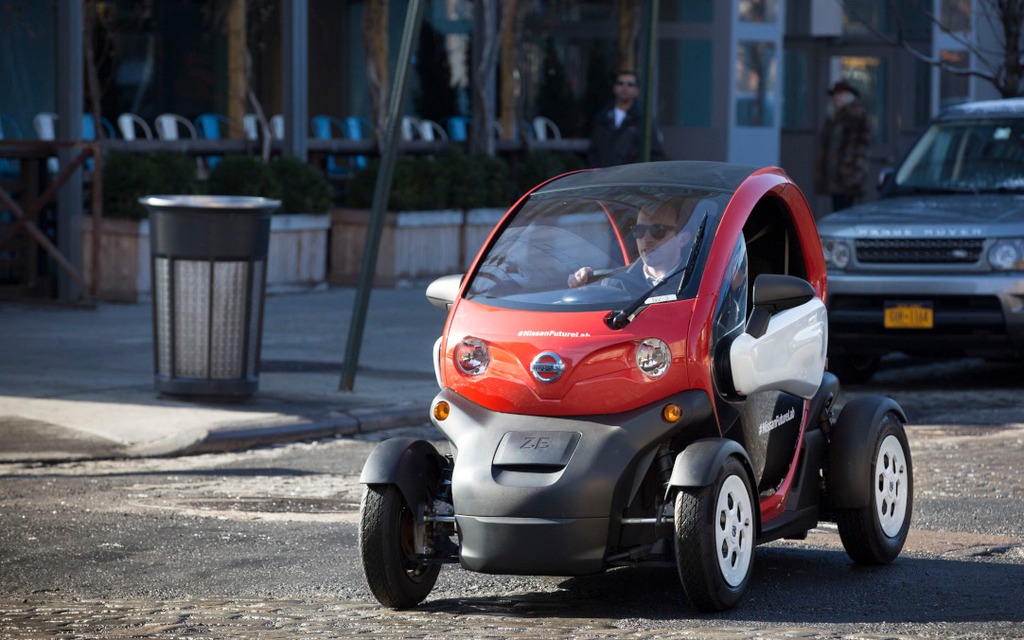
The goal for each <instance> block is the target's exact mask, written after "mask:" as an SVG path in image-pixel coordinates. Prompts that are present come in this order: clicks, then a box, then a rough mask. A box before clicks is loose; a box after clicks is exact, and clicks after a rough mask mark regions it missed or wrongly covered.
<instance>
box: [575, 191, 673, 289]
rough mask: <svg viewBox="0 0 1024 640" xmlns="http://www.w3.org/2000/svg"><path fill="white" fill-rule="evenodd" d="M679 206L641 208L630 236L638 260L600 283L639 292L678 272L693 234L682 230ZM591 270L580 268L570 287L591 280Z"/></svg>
mask: <svg viewBox="0 0 1024 640" xmlns="http://www.w3.org/2000/svg"><path fill="white" fill-rule="evenodd" d="M681 213H682V212H681V207H680V203H678V202H673V201H661V202H657V203H651V204H647V205H644V206H643V207H641V208H640V213H639V214H638V215H637V218H636V224H635V225H633V229H632V231H630V235H632V236H633V238H634V239H635V240H636V248H637V251H638V252H639V254H640V259H639V260H637V261H635V262H633V264H631V265H630V266H629V267H628V268H626V269H625V270H624V271H620V272H618V273H615V274H613V275H611V276H609V277H607V278H605V279H604V280H602V281H601V284H603V285H607V286H615V287H619V288H621V289H625V290H626V291H627V292H630V293H633V292H635V293H642V292H644V291H649V290H651V289H653V288H654V287H657V286H658V285H660V284H661V283H662V282H664V281H665V278H667V277H668V276H669V275H671V274H672V273H675V272H677V271H678V270H679V269H680V268H681V267H682V266H683V261H684V260H685V254H684V249H685V248H687V247H689V246H690V241H691V240H692V238H693V234H691V233H690V231H689V230H688V229H686V228H683V226H682V222H684V220H680V218H683V217H684V216H682V215H681ZM593 277H594V270H593V269H592V268H590V267H582V268H581V269H579V270H577V271H575V272H573V273H572V274H570V276H569V282H568V284H569V288H570V289H574V288H576V287H581V286H583V285H585V284H588V283H590V282H591V281H592V278H593Z"/></svg>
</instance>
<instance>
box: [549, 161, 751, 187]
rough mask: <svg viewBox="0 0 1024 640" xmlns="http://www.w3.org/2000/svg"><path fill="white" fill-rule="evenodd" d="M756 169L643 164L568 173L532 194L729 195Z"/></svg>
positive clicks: (701, 164)
mask: <svg viewBox="0 0 1024 640" xmlns="http://www.w3.org/2000/svg"><path fill="white" fill-rule="evenodd" d="M756 170H757V169H756V168H755V167H750V166H746V165H739V164H730V163H724V162H690V161H684V160H676V161H667V162H646V163H640V164H628V165H621V166H616V167H607V168H605V169H598V170H595V171H579V172H576V173H570V174H567V175H564V176H562V177H560V178H557V179H555V180H552V181H551V182H548V183H547V184H545V185H543V186H541V187H539V188H538V189H537V190H536V192H535V193H539V194H540V193H552V192H556V191H561V190H563V189H580V188H587V187H616V186H621V187H625V188H629V187H656V186H671V187H684V188H686V187H689V188H696V189H708V190H712V191H721V192H725V193H729V192H733V191H735V190H736V189H737V188H738V187H739V186H740V184H742V183H743V181H744V180H746V179H747V177H748V176H750V174H751V173H753V172H754V171H756Z"/></svg>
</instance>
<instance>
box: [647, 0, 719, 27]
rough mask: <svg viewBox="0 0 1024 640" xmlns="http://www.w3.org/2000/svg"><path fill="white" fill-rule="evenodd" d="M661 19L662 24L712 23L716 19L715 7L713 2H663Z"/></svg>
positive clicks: (688, 0) (703, 0)
mask: <svg viewBox="0 0 1024 640" xmlns="http://www.w3.org/2000/svg"><path fill="white" fill-rule="evenodd" d="M659 17H660V18H661V20H662V22H688V23H706V22H712V21H713V20H714V17H715V5H714V3H713V2H712V1H711V0H686V2H662V3H661V13H660V15H659Z"/></svg>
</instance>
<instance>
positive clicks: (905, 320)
mask: <svg viewBox="0 0 1024 640" xmlns="http://www.w3.org/2000/svg"><path fill="white" fill-rule="evenodd" d="M934 325H935V314H934V312H933V310H932V306H931V304H930V303H903V302H898V303H892V302H890V303H886V305H885V328H886V329H931V328H932V327H933V326H934Z"/></svg>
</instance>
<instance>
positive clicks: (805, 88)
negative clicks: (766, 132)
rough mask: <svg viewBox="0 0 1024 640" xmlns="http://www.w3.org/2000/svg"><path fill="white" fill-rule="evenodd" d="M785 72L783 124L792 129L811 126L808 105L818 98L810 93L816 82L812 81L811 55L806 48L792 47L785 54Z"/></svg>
mask: <svg viewBox="0 0 1024 640" xmlns="http://www.w3.org/2000/svg"><path fill="white" fill-rule="evenodd" d="M783 64H784V65H785V69H786V72H785V74H784V76H783V77H784V78H785V80H784V82H783V85H784V86H783V92H784V95H785V99H784V100H783V105H784V108H783V110H782V126H783V127H786V128H790V129H799V128H803V127H811V126H813V123H812V122H811V115H810V112H809V110H808V106H809V105H811V104H812V102H813V100H815V99H816V98H814V97H812V96H811V95H810V91H811V88H812V87H813V86H814V83H812V82H811V81H810V70H809V69H810V56H809V53H808V52H807V51H805V50H800V49H791V50H789V51H786V52H785V53H784V54H783Z"/></svg>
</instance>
